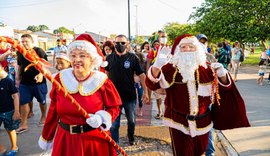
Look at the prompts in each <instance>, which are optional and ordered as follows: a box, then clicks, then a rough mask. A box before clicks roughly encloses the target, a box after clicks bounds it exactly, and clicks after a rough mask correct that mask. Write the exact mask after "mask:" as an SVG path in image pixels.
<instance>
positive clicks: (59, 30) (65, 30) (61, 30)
mask: <svg viewBox="0 0 270 156" xmlns="http://www.w3.org/2000/svg"><path fill="white" fill-rule="evenodd" d="M53 33H54V34H59V33H66V34H74V31H71V30H69V29H67V28H66V27H60V28H58V29H55V30H53Z"/></svg>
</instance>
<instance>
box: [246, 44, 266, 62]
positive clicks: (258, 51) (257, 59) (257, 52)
mask: <svg viewBox="0 0 270 156" xmlns="http://www.w3.org/2000/svg"><path fill="white" fill-rule="evenodd" d="M261 53H262V48H261V47H257V48H256V49H255V53H254V54H250V53H249V54H248V56H247V57H246V58H245V60H244V62H242V64H246V65H258V64H259V62H260V56H261Z"/></svg>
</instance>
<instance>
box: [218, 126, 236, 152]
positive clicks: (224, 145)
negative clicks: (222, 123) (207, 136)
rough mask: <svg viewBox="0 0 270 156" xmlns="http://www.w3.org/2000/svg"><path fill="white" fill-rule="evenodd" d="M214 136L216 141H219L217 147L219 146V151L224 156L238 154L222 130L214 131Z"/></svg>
mask: <svg viewBox="0 0 270 156" xmlns="http://www.w3.org/2000/svg"><path fill="white" fill-rule="evenodd" d="M216 137H217V140H218V142H219V143H220V146H221V147H219V148H221V151H222V152H223V154H224V155H226V156H239V154H238V152H237V151H236V149H235V148H234V147H233V146H232V144H231V143H230V142H229V140H228V139H227V138H226V137H225V136H224V134H223V133H222V131H218V132H216Z"/></svg>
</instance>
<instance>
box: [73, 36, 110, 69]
mask: <svg viewBox="0 0 270 156" xmlns="http://www.w3.org/2000/svg"><path fill="white" fill-rule="evenodd" d="M74 49H81V50H85V51H86V52H87V53H89V54H90V56H91V57H92V58H95V60H96V61H95V64H94V65H96V66H97V67H99V66H101V67H106V66H107V65H108V62H107V61H105V57H104V55H103V54H102V52H101V50H100V48H99V46H97V44H96V42H95V41H94V39H93V38H92V37H91V36H90V35H89V34H81V35H79V36H78V37H77V38H76V39H75V40H74V41H73V42H71V43H70V44H69V46H68V54H69V53H70V52H71V51H73V50H74Z"/></svg>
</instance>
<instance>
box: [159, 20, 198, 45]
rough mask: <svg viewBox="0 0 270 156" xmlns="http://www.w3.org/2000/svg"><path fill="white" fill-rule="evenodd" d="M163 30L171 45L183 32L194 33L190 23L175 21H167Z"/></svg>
mask: <svg viewBox="0 0 270 156" xmlns="http://www.w3.org/2000/svg"><path fill="white" fill-rule="evenodd" d="M164 30H165V32H166V33H167V36H168V44H169V45H172V44H173V42H174V40H175V39H176V38H177V37H178V36H180V35H183V34H193V35H196V33H195V31H194V28H193V25H191V24H179V23H177V22H173V23H167V24H166V25H165V26H164Z"/></svg>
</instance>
